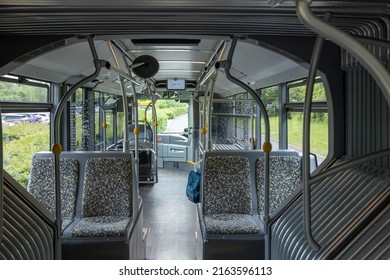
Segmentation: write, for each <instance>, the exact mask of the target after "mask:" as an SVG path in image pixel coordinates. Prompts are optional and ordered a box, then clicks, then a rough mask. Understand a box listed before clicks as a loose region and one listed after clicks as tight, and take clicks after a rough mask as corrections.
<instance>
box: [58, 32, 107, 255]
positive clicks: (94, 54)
mask: <svg viewBox="0 0 390 280" xmlns="http://www.w3.org/2000/svg"><path fill="white" fill-rule="evenodd" d="M86 39H87V41H88V44H89V47H90V49H91V53H92V57H93V64H94V66H95V71H94V72H93V73H92V74H91V75H89V76H87V77H85V78H84V79H82V80H80V81H79V82H77V83H76V84H75V85H73V86H72V87H71V88H70V89H69V90H68V92H67V93H66V94H65V95H64V96H63V97H62V98H61V100H60V101H59V103H58V105H57V108H56V110H55V113H54V128H53V129H54V144H53V146H52V152H53V154H54V185H55V196H56V226H57V230H58V231H57V239H56V242H55V248H56V256H55V257H56V259H61V228H62V218H61V186H60V184H61V179H60V173H61V171H60V153H61V151H62V147H61V144H60V119H61V115H62V112H63V110H64V108H65V105H66V102H67V101H68V99H69V98H70V97H71V96H72V95H73V94H74V93H75V92H76V90H77V89H79V88H80V87H81V86H82V85H84V84H86V83H88V82H91V81H93V80H94V79H96V78H97V76H98V75H99V73H100V69H101V67H102V66H104V65H106V64H107V61H104V60H99V59H98V55H97V52H96V48H95V45H94V43H93V40H92V37H91V36H90V35H86Z"/></svg>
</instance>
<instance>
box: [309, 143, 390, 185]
mask: <svg viewBox="0 0 390 280" xmlns="http://www.w3.org/2000/svg"><path fill="white" fill-rule="evenodd" d="M387 156H390V149H384V150H381V151H378V152H374V153H370V154H368V155H364V156H361V157H358V158H354V159H351V160H349V161H348V162H343V163H342V164H340V165H336V166H334V167H331V168H329V169H326V170H325V171H322V172H321V173H319V174H317V175H315V176H313V177H312V178H311V179H310V183H311V184H315V183H318V182H320V181H322V180H324V179H325V178H326V177H329V176H332V175H335V174H336V173H338V172H341V171H344V170H346V169H348V168H351V167H354V166H356V165H359V164H362V163H367V162H369V161H372V160H376V159H378V158H382V157H387Z"/></svg>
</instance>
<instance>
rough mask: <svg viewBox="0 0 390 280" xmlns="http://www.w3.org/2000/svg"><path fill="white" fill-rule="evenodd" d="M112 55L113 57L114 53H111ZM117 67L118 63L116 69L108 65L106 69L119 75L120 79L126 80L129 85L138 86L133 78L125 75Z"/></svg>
mask: <svg viewBox="0 0 390 280" xmlns="http://www.w3.org/2000/svg"><path fill="white" fill-rule="evenodd" d="M113 55H115V53H113ZM118 67H119V63H118V64H117V67H115V66H112V65H108V66H107V69H108V70H112V71H113V72H115V73H116V74H117V75H119V76H120V77H121V78H122V79H123V78H124V79H127V80H129V81H130V82H131V83H133V84H136V85H137V86H139V85H140V83H139V82H137V81H136V80H134V78H133V77H131V76H130V75H129V74H127V73H126V72H125V71H123V70H121V69H120V68H118Z"/></svg>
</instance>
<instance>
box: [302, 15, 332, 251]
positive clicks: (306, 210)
mask: <svg viewBox="0 0 390 280" xmlns="http://www.w3.org/2000/svg"><path fill="white" fill-rule="evenodd" d="M329 16H330V15H329V14H327V15H326V16H325V17H326V20H329ZM323 42H324V38H323V37H322V36H321V35H318V36H317V40H316V42H315V45H314V49H313V54H312V57H311V61H310V68H309V73H308V78H307V85H306V97H305V103H304V108H303V144H302V147H303V161H302V169H303V222H304V229H305V237H306V240H307V242H308V243H309V245H310V247H311V248H312V249H313V250H314V251H316V252H317V251H319V250H320V249H321V246H320V245H319V244H318V243H317V242H316V241H315V240H314V237H313V233H312V229H311V226H312V224H311V194H310V114H311V103H312V100H313V89H314V83H315V79H316V75H317V67H318V61H319V58H320V54H321V50H322V46H323Z"/></svg>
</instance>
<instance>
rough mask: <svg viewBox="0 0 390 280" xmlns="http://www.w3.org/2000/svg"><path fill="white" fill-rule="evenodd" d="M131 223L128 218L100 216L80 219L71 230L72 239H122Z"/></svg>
mask: <svg viewBox="0 0 390 280" xmlns="http://www.w3.org/2000/svg"><path fill="white" fill-rule="evenodd" d="M130 222H131V218H129V217H118V216H100V217H86V218H82V219H81V220H80V222H79V223H78V224H77V225H76V226H75V227H74V228H73V229H72V231H71V235H72V237H122V236H125V235H126V229H127V227H128V225H129V224H130Z"/></svg>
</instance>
